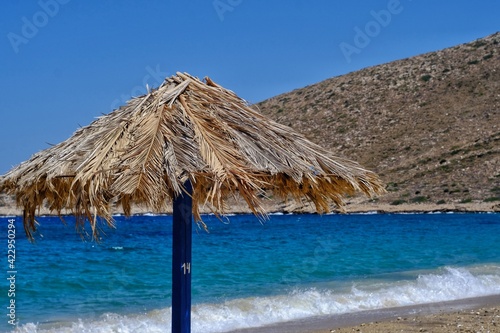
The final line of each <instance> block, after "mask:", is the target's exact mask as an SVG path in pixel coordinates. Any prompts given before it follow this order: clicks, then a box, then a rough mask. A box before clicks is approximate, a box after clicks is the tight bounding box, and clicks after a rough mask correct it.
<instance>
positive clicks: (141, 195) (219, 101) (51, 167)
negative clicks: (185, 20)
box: [0, 73, 384, 237]
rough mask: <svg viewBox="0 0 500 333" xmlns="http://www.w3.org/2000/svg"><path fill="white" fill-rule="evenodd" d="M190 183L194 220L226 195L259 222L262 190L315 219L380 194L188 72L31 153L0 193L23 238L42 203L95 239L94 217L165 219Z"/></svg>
mask: <svg viewBox="0 0 500 333" xmlns="http://www.w3.org/2000/svg"><path fill="white" fill-rule="evenodd" d="M187 180H189V181H191V183H192V184H193V188H194V194H193V206H194V207H193V213H194V216H195V218H196V220H200V214H199V206H201V205H205V204H208V205H210V206H211V207H212V209H213V210H214V212H216V213H224V211H225V200H226V199H227V197H228V196H229V195H230V194H231V193H237V194H239V195H240V196H241V197H243V198H244V200H245V201H246V202H247V204H248V206H249V207H250V208H251V209H252V211H253V212H254V213H256V214H259V215H263V214H265V212H264V210H263V209H262V207H261V205H260V199H259V195H260V194H262V191H271V192H274V193H275V194H276V195H278V196H279V197H281V198H286V197H288V196H291V197H293V198H296V199H297V200H300V199H302V198H304V197H305V198H307V199H308V200H310V201H311V202H312V203H314V204H315V206H316V209H317V211H318V212H320V213H321V212H327V211H328V210H329V207H330V204H331V203H335V204H336V205H337V206H338V207H340V208H342V207H343V200H342V198H343V197H344V196H345V195H347V194H353V193H354V192H356V191H360V192H362V193H364V194H366V195H369V196H372V195H375V194H380V193H382V192H383V191H384V189H383V186H382V183H381V181H380V180H379V178H378V177H377V175H376V174H374V173H373V172H371V171H368V170H366V169H364V168H362V167H361V166H360V165H358V164H357V163H356V162H353V161H350V160H346V159H343V158H339V157H335V156H333V155H332V154H331V153H330V152H328V151H326V150H325V149H323V148H321V147H319V146H318V145H316V144H314V143H312V142H310V141H308V140H307V139H305V138H304V137H303V136H302V135H300V134H298V133H296V132H295V131H294V130H292V129H291V128H289V127H287V126H284V125H281V124H278V123H276V122H274V121H272V120H270V119H267V118H265V117H264V116H263V115H261V114H260V113H259V112H258V111H257V110H255V109H254V108H253V107H251V106H249V105H248V103H246V102H245V101H244V100H242V99H241V98H239V97H238V96H236V95H235V94H234V93H233V92H232V91H230V90H227V89H224V88H222V87H221V86H219V85H217V84H215V83H214V82H213V81H211V80H210V79H209V78H205V82H202V81H200V80H199V79H197V78H195V77H192V76H190V75H188V74H185V73H177V74H176V75H175V76H172V77H170V78H167V79H166V80H165V82H164V83H163V84H162V85H161V86H160V87H159V88H157V89H154V90H152V91H150V92H148V94H146V95H143V96H140V97H137V98H133V99H132V100H130V101H129V102H128V103H127V104H126V105H125V106H122V107H120V108H119V109H117V110H115V111H113V112H111V113H109V114H107V115H104V116H101V117H100V118H98V119H97V120H95V121H94V122H92V123H91V124H90V125H88V126H86V127H83V128H80V129H79V130H77V131H76V133H74V134H73V136H71V137H70V138H69V139H67V140H66V141H64V142H61V143H59V144H57V145H55V146H52V147H50V148H48V149H46V150H43V151H41V152H39V153H37V154H35V155H33V156H32V157H31V158H30V159H29V160H28V161H26V162H23V163H21V164H20V165H19V166H17V167H15V168H14V169H12V170H11V171H9V172H8V173H7V174H6V175H4V176H3V177H2V178H1V179H0V191H1V192H7V193H10V194H14V195H15V196H16V200H17V204H18V205H19V206H20V207H22V208H23V209H24V223H25V229H26V232H27V234H28V236H29V237H31V234H32V232H33V231H35V229H36V224H35V213H36V210H37V208H39V207H41V206H42V205H43V204H46V205H48V207H49V208H50V209H51V210H53V211H55V212H58V213H61V211H62V210H64V209H70V210H72V211H73V212H74V214H75V215H76V216H77V217H78V218H77V223H78V224H79V225H80V226H81V225H83V223H84V221H85V219H87V220H88V221H89V222H90V225H91V227H92V230H93V232H94V234H96V233H97V225H96V218H97V216H100V217H103V218H104V219H105V220H106V221H107V222H108V223H110V224H112V221H113V219H112V216H111V207H112V205H113V204H116V203H120V204H121V205H122V206H123V209H124V212H125V213H126V214H130V207H131V205H132V204H139V205H145V206H147V207H149V208H150V209H151V210H152V211H154V212H162V211H165V210H166V207H167V204H168V202H170V201H171V200H172V199H173V198H174V197H175V196H177V195H179V194H181V193H182V191H183V190H184V189H183V184H184V183H185V182H186V181H187Z"/></svg>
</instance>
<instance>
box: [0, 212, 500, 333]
mask: <svg viewBox="0 0 500 333" xmlns="http://www.w3.org/2000/svg"><path fill="white" fill-rule="evenodd" d="M12 219H13V220H15V221H13V222H12V224H13V225H14V227H15V232H16V234H15V251H16V252H15V262H14V264H15V266H14V268H15V274H14V275H15V283H14V287H15V295H14V296H12V295H10V296H9V295H8V291H9V289H10V288H11V287H12V283H11V282H12V281H11V280H8V278H9V277H10V276H11V275H12V274H11V273H9V272H10V271H11V268H12V267H9V265H10V264H12V262H10V263H9V262H8V256H7V254H8V245H7V244H8V239H9V236H8V235H9V232H8V224H9V223H8V220H12ZM115 219H116V229H110V228H107V227H104V228H103V232H102V239H101V240H100V243H96V242H92V241H89V240H87V241H85V240H82V238H81V237H80V235H79V234H78V233H76V232H75V228H74V223H73V222H74V220H73V218H72V217H67V218H65V221H66V224H63V223H61V220H60V219H59V218H57V217H41V218H39V219H38V222H39V223H40V225H39V233H38V234H37V235H36V241H35V243H34V244H31V243H29V242H28V241H27V239H26V236H25V235H24V230H23V227H22V219H21V218H20V217H11V218H8V217H2V218H0V222H1V231H0V232H1V235H3V236H2V238H3V240H2V241H1V242H0V244H3V248H4V250H3V251H4V253H5V255H4V258H5V259H4V263H3V267H4V276H5V278H4V279H2V284H1V286H0V288H1V289H2V290H3V292H1V297H0V302H1V308H2V309H4V310H3V311H4V312H5V314H4V315H2V318H3V319H2V322H1V323H0V331H2V332H10V331H14V332H55V333H57V332H168V331H169V330H170V303H171V290H170V289H171V286H170V284H171V282H170V279H171V275H170V270H171V243H172V239H171V236H172V225H171V224H172V219H171V216H167V215H160V216H159V215H150V216H134V217H131V218H125V217H122V216H116V217H115ZM203 219H204V222H205V223H206V224H207V225H208V227H209V232H208V233H207V232H205V231H204V230H203V229H197V228H194V234H193V261H192V279H193V281H192V282H193V313H192V331H193V332H204V333H209V332H226V331H231V330H235V329H238V328H248V327H256V326H262V325H266V324H271V323H279V322H284V321H290V320H294V319H299V318H308V317H313V316H322V315H329V314H340V313H352V312H356V311H361V310H367V309H380V308H387V307H394V306H403V305H412V304H421V303H429V302H439V301H445V300H456V299H462V298H468V297H475V296H483V295H492V294H500V214H498V213H489V214H486V213H483V214H465V213H435V214H347V215H338V214H332V215H323V216H319V215H270V216H269V219H268V220H267V221H265V223H263V224H261V223H260V222H259V221H258V220H257V218H255V217H254V216H252V215H235V216H227V217H225V218H224V219H223V220H222V221H220V220H218V219H217V218H215V217H214V216H204V217H203ZM11 228H12V227H11ZM10 239H12V236H10ZM11 259H12V258H11ZM12 299H14V300H15V316H16V324H17V325H16V326H13V325H11V324H9V322H8V321H9V316H8V314H9V311H10V310H9V309H8V308H7V307H8V306H9V304H10V303H9V302H11V300H12Z"/></svg>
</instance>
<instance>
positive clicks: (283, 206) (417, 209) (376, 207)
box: [0, 200, 500, 216]
mask: <svg viewBox="0 0 500 333" xmlns="http://www.w3.org/2000/svg"><path fill="white" fill-rule="evenodd" d="M263 208H264V209H265V211H266V212H267V213H269V214H272V213H284V214H289V213H293V214H314V213H315V208H314V206H313V205H309V204H303V205H298V204H296V203H295V202H289V203H277V202H274V201H272V200H270V201H264V202H263ZM344 208H345V211H344V212H341V211H339V210H338V209H336V208H334V207H332V213H347V214H356V213H379V214H384V213H386V214H390V213H438V212H441V213H446V212H456V213H460V212H468V213H492V212H500V204H499V203H496V202H468V203H447V204H435V203H403V204H399V205H393V204H390V203H383V202H367V201H366V200H363V201H355V200H353V201H348V202H347V203H346V205H345V207H344ZM200 210H201V211H202V213H206V214H210V213H211V211H210V209H208V208H201V209H200ZM114 213H115V214H123V210H122V209H121V207H116V209H115V212H114ZM149 213H152V212H151V210H149V209H147V208H144V207H133V208H132V214H133V215H141V214H149ZM162 213H165V214H171V213H172V211H171V210H166V211H165V212H162ZM251 213H252V212H251V210H250V209H249V208H248V207H247V206H246V205H245V203H242V202H238V201H233V202H232V203H231V204H230V205H229V208H228V210H227V214H251ZM22 215H23V212H22V209H20V208H18V207H16V205H15V203H14V202H11V203H8V204H5V205H4V206H1V207H0V216H22ZM37 215H57V212H54V211H50V210H48V209H41V210H39V211H37ZM63 215H72V212H71V211H63Z"/></svg>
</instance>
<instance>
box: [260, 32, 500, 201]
mask: <svg viewBox="0 0 500 333" xmlns="http://www.w3.org/2000/svg"><path fill="white" fill-rule="evenodd" d="M258 107H259V108H260V110H261V112H263V113H264V114H266V115H267V116H269V117H271V118H273V119H274V120H276V121H278V122H280V123H283V124H285V125H289V126H291V127H293V128H295V129H296V130H298V131H299V132H301V133H303V134H305V135H306V136H307V137H308V138H309V139H311V140H312V141H314V142H316V143H318V144H320V145H321V146H324V147H326V148H329V149H330V150H332V151H333V152H336V153H337V154H338V155H341V156H344V157H347V158H350V159H353V160H356V161H358V162H360V163H361V164H362V165H364V166H365V167H367V168H369V169H372V170H374V171H376V172H377V173H378V174H380V175H381V176H382V178H383V180H384V181H385V183H386V185H387V190H388V194H387V195H384V196H383V197H381V198H380V199H379V200H380V202H385V203H390V204H393V205H399V204H402V203H423V202H427V203H435V204H445V203H446V204H449V203H466V202H490V203H491V204H492V205H498V204H500V33H495V34H493V35H491V36H488V37H485V38H482V39H479V40H476V41H473V42H471V43H467V44H463V45H459V46H455V47H452V48H448V49H444V50H441V51H437V52H431V53H427V54H423V55H419V56H415V57H412V58H408V59H403V60H398V61H394V62H391V63H388V64H383V65H379V66H375V67H370V68H365V69H363V70H360V71H357V72H353V73H349V74H346V75H343V76H339V77H334V78H331V79H328V80H325V81H322V82H319V83H317V84H314V85H311V86H308V87H305V88H302V89H297V90H294V91H292V92H289V93H286V94H282V95H279V96H275V97H273V98H271V99H268V100H266V101H263V102H261V103H259V104H258Z"/></svg>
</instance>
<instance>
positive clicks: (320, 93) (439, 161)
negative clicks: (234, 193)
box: [0, 33, 500, 215]
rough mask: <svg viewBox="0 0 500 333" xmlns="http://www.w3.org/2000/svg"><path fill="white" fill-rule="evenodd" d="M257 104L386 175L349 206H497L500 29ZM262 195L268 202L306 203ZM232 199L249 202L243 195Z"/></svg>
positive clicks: (276, 205) (0, 209)
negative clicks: (370, 195) (381, 185)
mask: <svg viewBox="0 0 500 333" xmlns="http://www.w3.org/2000/svg"><path fill="white" fill-rule="evenodd" d="M257 107H258V108H259V109H260V111H261V112H262V113H264V114H265V115H267V116H269V117H271V118H272V119H274V120H276V121H278V122H280V123H283V124H285V125H288V126H290V127H293V128H294V129H296V130H298V131H299V132H301V133H303V134H304V135H305V136H306V137H308V138H309V139H311V140H312V141H314V142H316V143H318V144H319V145H321V146H323V147H326V148H328V149H330V150H331V151H333V152H334V153H336V154H337V155H339V156H343V157H347V158H349V159H353V160H355V161H358V162H360V163H361V164H362V165H363V166H365V167H366V168H368V169H371V170H373V171H375V172H377V173H378V174H379V175H380V176H381V177H382V179H383V181H384V182H385V184H386V185H387V190H388V193H387V194H386V195H383V196H382V197H380V198H377V199H375V200H368V199H366V198H363V197H355V198H350V199H349V201H348V204H349V205H351V207H348V209H349V210H350V211H359V210H365V211H366V210H381V211H401V210H420V211H428V210H436V209H438V210H448V209H451V210H457V209H458V210H496V211H500V33H496V34H493V35H491V36H488V37H485V38H482V39H479V40H476V41H473V42H471V43H467V44H463V45H459V46H455V47H452V48H448V49H444V50H441V51H437V52H431V53H427V54H423V55H419V56H415V57H412V58H408V59H403V60H398V61H394V62H391V63H388V64H383V65H379V66H375V67H370V68H365V69H363V70H360V71H357V72H353V73H349V74H346V75H343V76H339V77H334V78H331V79H328V80H325V81H323V82H319V83H317V84H314V85H311V86H307V87H305V88H301V89H297V90H294V91H292V92H289V93H285V94H282V95H279V96H275V97H273V98H270V99H268V100H266V101H263V102H261V103H259V104H258V105H257ZM264 204H265V206H266V208H267V210H268V211H276V210H285V211H289V210H302V211H310V210H312V209H311V207H308V206H305V207H300V206H297V205H294V204H293V203H280V202H273V201H272V200H271V201H268V202H265V203H264ZM231 207H232V209H231V210H233V211H236V212H246V211H248V208H247V207H246V205H244V204H242V203H237V202H235V203H234V205H231ZM476 207H477V208H476ZM134 212H145V211H144V210H141V209H134ZM19 213H20V211H19V210H18V209H16V208H15V203H14V202H13V198H11V197H6V196H3V195H2V196H0V215H8V214H19ZM40 213H41V214H43V213H49V211H46V210H44V211H41V212H40Z"/></svg>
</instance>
